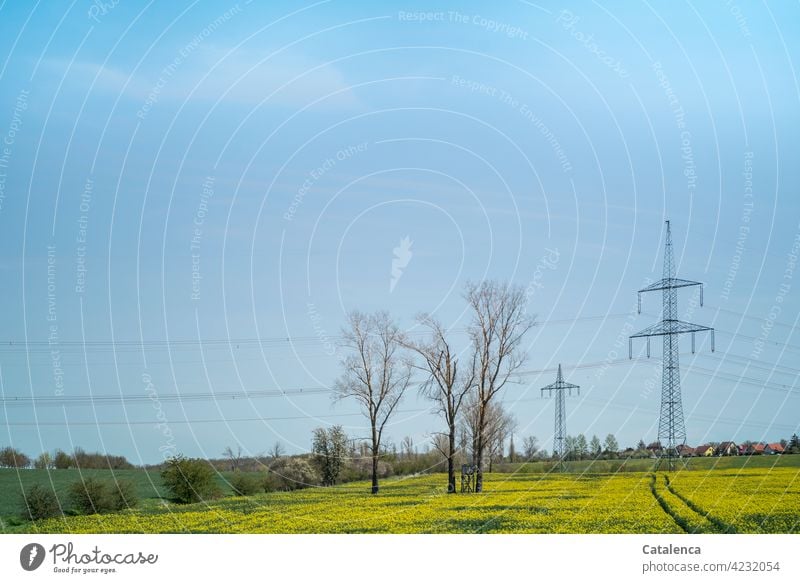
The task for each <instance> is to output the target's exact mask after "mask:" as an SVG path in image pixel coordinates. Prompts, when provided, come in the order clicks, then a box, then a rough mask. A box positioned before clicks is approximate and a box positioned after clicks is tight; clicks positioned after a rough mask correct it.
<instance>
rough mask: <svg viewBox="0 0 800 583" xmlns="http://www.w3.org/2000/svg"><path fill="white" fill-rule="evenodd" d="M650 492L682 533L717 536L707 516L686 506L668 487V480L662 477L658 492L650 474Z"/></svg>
mask: <svg viewBox="0 0 800 583" xmlns="http://www.w3.org/2000/svg"><path fill="white" fill-rule="evenodd" d="M650 492H651V493H652V494H653V497H654V498H655V499H656V501H657V502H658V504H659V505H660V506H661V508H662V509H663V510H664V512H666V513H667V514H669V515H670V516H671V517H672V520H674V521H675V524H677V525H678V526H679V527H681V529H682V530H683V532H685V533H687V534H718V533H720V532H725V531H720V530H719V529H718V528H717V526H716V525H715V524H714V523H713V522H712V521H711V520H709V519H708V517H707V516H705V515H704V514H701V513H699V512H697V511H696V510H694V509H693V508H692V507H691V506H689V505H688V504H686V501H685V499H683V498H682V497H680V496H678V495H677V494H676V493H675V492H674V491H673V490H672V489H671V487H670V486H669V479H668V477H667V476H664V490H662V491H659V488H658V478H657V476H656V474H650Z"/></svg>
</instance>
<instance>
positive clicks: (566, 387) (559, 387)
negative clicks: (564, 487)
mask: <svg viewBox="0 0 800 583" xmlns="http://www.w3.org/2000/svg"><path fill="white" fill-rule="evenodd" d="M572 389H575V390H576V391H577V394H579V395H580V394H581V388H580V387H579V386H578V385H573V384H570V383H567V382H564V376H563V375H562V374H561V364H559V365H558V376H556V382H554V383H551V384H549V385H547V386H546V387H542V396H543V397H544V392H545V391H548V396H549V397H552V396H553V391H555V392H556V422H555V434H554V435H553V449H554V450H555V453H556V456H557V457H558V467H559V469H560V470H562V471H563V470H564V456H565V454H566V451H565V447H564V442H565V441H566V438H567V410H566V406H565V404H564V391H568V392H569V394H570V396H571V395H572Z"/></svg>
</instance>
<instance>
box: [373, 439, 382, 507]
mask: <svg viewBox="0 0 800 583" xmlns="http://www.w3.org/2000/svg"><path fill="white" fill-rule="evenodd" d="M380 447H381V445H380V442H379V441H378V433H377V431H376V430H375V426H374V424H373V427H372V493H373V494H377V493H378V454H379V453H380Z"/></svg>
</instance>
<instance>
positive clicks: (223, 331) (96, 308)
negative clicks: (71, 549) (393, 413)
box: [0, 1, 800, 462]
mask: <svg viewBox="0 0 800 583" xmlns="http://www.w3.org/2000/svg"><path fill="white" fill-rule="evenodd" d="M797 12H798V8H797V6H796V5H791V4H779V5H777V4H776V5H766V4H762V3H757V2H743V1H742V2H730V3H722V2H720V3H699V2H698V3H683V2H678V3H672V2H670V3H666V2H662V3H655V2H652V3H641V4H632V3H627V2H626V3H603V5H602V6H601V5H600V4H597V3H588V2H587V3H583V2H580V3H579V2H572V3H570V2H567V3H531V2H521V1H519V2H504V3H500V4H499V5H498V6H487V5H485V3H477V2H474V3H466V4H465V3H455V2H440V3H436V4H431V3H422V2H403V3H391V5H389V4H384V3H374V4H372V3H355V2H337V1H330V2H318V3H287V2H270V3H269V5H262V4H260V3H252V4H248V3H246V2H239V3H238V4H224V3H210V2H207V3H201V2H196V3H172V4H169V5H166V4H163V3H162V4H159V5H158V6H154V5H151V4H147V3H143V2H139V3H137V2H119V3H118V4H116V5H115V4H114V3H113V2H107V3H105V4H103V3H91V2H88V1H80V2H79V1H76V2H73V3H71V4H68V3H58V4H50V3H30V4H29V3H16V2H4V3H2V4H0V31H2V34H0V78H1V79H2V82H1V83H0V140H3V143H2V145H0V172H2V176H0V186H1V187H2V191H0V203H1V204H0V243H1V244H2V249H3V255H2V259H0V267H1V268H2V271H3V277H2V278H0V299H2V305H3V306H4V308H5V309H4V310H2V313H0V325H1V328H0V329H1V330H2V332H1V333H0V340H2V347H0V371H1V372H2V388H3V392H4V395H5V399H6V401H5V408H4V411H3V413H2V415H0V423H1V424H3V427H2V428H0V429H2V432H0V443H6V442H10V443H12V444H13V445H15V446H17V447H20V448H21V449H23V450H25V451H27V452H28V453H31V454H38V453H39V452H40V451H42V450H43V449H47V450H52V449H54V448H56V447H61V448H64V449H71V448H72V447H73V446H75V445H80V446H82V447H84V448H86V449H91V450H94V449H106V450H108V451H110V452H114V453H122V454H125V455H127V456H128V457H129V458H130V459H132V460H133V461H134V462H155V461H158V460H159V459H161V457H163V455H164V454H165V453H170V452H175V451H181V452H183V453H186V454H188V455H207V456H217V455H219V454H220V453H221V452H222V449H223V448H224V447H225V446H226V445H236V444H240V445H242V447H243V448H244V449H245V450H246V451H249V452H252V453H259V452H263V451H265V450H267V449H268V448H269V447H270V446H271V445H272V444H273V443H274V442H275V441H281V442H282V443H283V444H284V445H285V446H286V447H287V449H288V450H289V451H292V452H300V451H304V450H306V449H307V448H308V446H309V442H310V438H309V436H310V431H311V430H312V429H313V428H314V427H316V426H319V425H324V424H330V423H341V424H343V425H345V428H346V430H347V431H348V432H349V433H350V434H351V435H353V436H363V435H366V429H365V422H364V421H363V419H361V418H360V417H359V416H358V415H357V413H358V410H357V408H356V406H355V405H354V404H350V403H338V404H335V405H334V404H333V403H332V402H331V399H330V395H329V393H327V392H326V391H325V389H326V388H329V387H330V386H331V384H332V382H333V381H334V379H335V378H336V376H337V374H338V360H339V359H340V358H341V356H342V355H341V353H340V352H339V351H338V350H337V349H336V347H335V340H336V336H337V335H338V334H339V330H340V327H341V326H342V324H343V322H344V314H345V313H346V311H348V310H350V309H353V308H359V309H362V310H375V309H388V310H390V311H391V312H392V314H393V315H394V316H395V317H396V318H397V319H398V320H399V322H400V323H401V325H402V326H403V327H404V328H409V329H411V327H412V326H413V317H414V315H415V314H416V313H417V312H419V311H423V310H424V311H432V312H435V313H436V314H437V315H439V316H440V317H441V319H442V320H443V321H445V322H446V323H447V324H448V325H449V326H451V327H452V328H453V338H454V342H456V343H457V344H462V345H463V342H464V340H465V337H464V335H463V328H464V326H465V325H466V323H467V319H466V318H467V315H466V314H465V312H464V303H463V301H462V299H461V289H462V288H463V285H464V283H465V282H466V281H468V280H478V279H481V278H484V277H490V278H496V279H500V280H511V281H514V282H515V283H517V284H519V285H521V286H524V287H527V288H528V289H529V290H530V292H531V293H530V301H529V306H528V309H529V311H530V312H531V313H532V314H536V315H537V319H538V321H539V322H540V325H539V326H537V327H536V328H535V329H534V331H533V332H532V333H531V334H530V337H529V339H528V344H527V346H526V349H527V351H528V355H529V357H528V362H527V363H526V365H525V366H524V367H523V368H524V371H526V372H527V374H525V375H522V376H520V377H519V382H517V383H515V384H513V385H510V386H509V387H508V389H507V390H506V392H505V394H504V395H503V400H504V402H505V403H506V405H507V406H508V407H509V408H511V410H512V412H513V414H514V415H515V417H516V419H517V423H518V428H517V431H516V436H517V439H518V440H519V442H521V440H522V437H524V436H526V435H536V436H537V437H538V438H539V440H540V442H541V443H542V444H543V445H545V446H546V447H550V445H551V443H550V440H551V433H552V425H553V420H552V415H553V409H552V407H553V404H552V403H551V402H549V401H547V400H542V399H540V398H539V391H538V387H540V386H542V385H544V384H547V383H549V382H551V381H552V380H553V378H554V376H555V373H554V368H555V367H556V365H557V364H558V363H559V362H562V363H564V367H565V375H566V376H567V378H568V379H569V380H570V381H571V382H574V383H577V384H579V385H581V386H582V387H583V390H582V394H581V397H579V398H573V399H571V400H570V401H569V402H568V412H569V419H568V430H569V432H570V433H572V434H576V433H579V432H583V433H585V434H587V436H591V435H592V434H595V433H596V434H598V435H600V436H601V437H603V436H605V435H606V434H607V433H614V434H616V436H617V438H618V440H619V441H620V443H621V444H623V445H627V444H632V443H635V442H636V441H638V440H639V439H640V438H644V439H645V440H647V441H651V440H654V439H655V437H656V432H657V423H658V418H657V411H658V397H659V389H660V366H659V361H658V359H657V357H658V356H659V355H660V349H659V348H658V347H654V350H653V354H654V357H655V358H654V359H653V360H650V361H638V360H636V361H633V362H628V361H625V358H626V357H627V341H626V338H627V335H628V334H630V333H632V332H634V331H637V330H639V329H641V328H644V327H646V326H648V325H649V324H651V323H652V322H654V321H656V320H657V319H658V317H659V310H660V298H659V297H657V296H653V297H647V296H645V297H644V298H643V302H644V303H643V310H644V312H643V313H642V314H641V315H640V316H635V315H630V316H629V314H630V313H631V311H635V307H636V294H635V292H636V290H637V289H639V288H640V287H643V286H644V285H645V283H646V281H647V279H648V278H650V279H656V278H658V277H659V276H660V270H661V253H662V248H663V237H664V230H663V224H664V220H665V219H667V218H669V219H670V220H671V221H672V225H673V237H674V242H675V253H676V261H677V264H678V274H679V276H682V277H685V278H688V279H695V280H700V281H703V282H705V284H706V288H705V302H706V305H705V306H704V307H703V308H700V307H699V306H696V305H694V304H693V300H694V303H696V298H693V296H692V295H691V292H684V293H683V294H682V295H681V302H680V308H679V312H680V314H681V316H682V317H683V318H684V319H688V320H690V321H694V322H697V323H700V324H704V325H712V326H714V327H715V328H717V336H716V347H717V352H716V353H714V354H712V353H711V352H710V344H709V343H708V341H707V340H704V341H703V342H702V343H700V344H699V345H698V347H699V351H698V353H697V354H695V355H692V354H691V353H690V344H689V342H688V339H684V343H683V345H682V346H683V351H682V352H683V353H685V354H682V356H681V358H682V361H681V364H682V377H683V394H684V409H685V411H686V417H687V420H686V425H687V433H688V440H689V442H690V443H692V444H697V443H699V442H702V441H709V440H717V441H719V440H725V439H734V440H744V439H754V440H762V439H763V440H777V439H780V438H788V437H789V436H790V435H791V434H792V433H793V432H794V431H797V429H798V406H799V405H800V388H798V387H797V386H796V385H795V382H796V378H797V373H798V370H799V369H798V368H797V366H796V364H795V363H796V362H797V358H798V353H799V352H800V340H798V339H796V338H795V331H796V329H797V321H798V316H799V315H800V312H799V311H798V301H797V298H798V293H797V292H798V286H800V282H798V281H797V280H796V276H795V265H794V261H793V259H792V255H793V254H796V253H797V252H798V241H800V240H799V239H797V237H798V236H799V235H800V199H799V198H798V196H797V192H798V186H799V185H800V175H799V172H800V168H798V164H797V149H796V144H795V139H796V136H797V133H798V129H800V114H799V113H798V112H800V108H799V107H798V105H800V82H799V81H798V77H797V72H796V68H795V67H796V60H797V56H798V48H799V47H798V44H799V43H800V41H798V39H800V34H798V32H799V31H798V30H797V29H798V27H800V18H798V14H797ZM405 238H408V240H409V241H410V247H409V246H408V245H406V247H402V246H401V241H403V240H404V239H405ZM395 248H402V249H405V251H402V250H401V251H400V252H399V253H400V255H402V256H403V260H402V261H401V262H400V263H402V264H404V265H403V266H402V267H401V268H400V275H399V276H398V277H395V278H394V282H393V275H392V262H393V259H394V258H395V251H394V250H395ZM84 268H85V271H82V270H83V269H84ZM48 269H49V271H48ZM797 277H800V276H797ZM48 278H49V280H48ZM48 318H49V319H48ZM254 338H261V339H264V340H265V341H264V342H262V343H254V342H252V341H248V340H252V339H254ZM224 339H236V340H239V341H238V342H236V341H234V342H230V343H229V342H220V341H221V340H224ZM622 340H625V341H622ZM84 341H86V342H88V343H89V344H86V345H85V348H84V345H83V344H82V342H84ZM215 341H216V342H215ZM141 342H144V343H145V344H144V346H145V349H144V350H142V345H141V344H140V343H141ZM639 349H643V346H641V345H637V346H635V350H637V351H638V350H639ZM56 350H57V352H54V351H56ZM539 371H543V372H539ZM298 389H305V393H306V394H301V393H298ZM309 389H313V390H311V391H309ZM274 390H284V391H288V393H289V394H287V395H286V396H275V395H272V396H268V397H263V398H255V399H249V400H248V399H244V400H243V399H229V398H223V397H224V395H225V393H231V392H234V393H236V392H242V391H248V392H251V391H274ZM177 393H180V394H191V393H201V394H208V393H214V394H217V395H219V396H220V397H221V398H220V399H217V400H208V399H202V400H196V401H191V400H186V399H185V400H182V401H175V400H174V399H171V397H170V396H171V395H175V394H177ZM87 395H100V396H107V395H113V396H120V395H123V396H125V398H126V399H127V400H126V402H125V404H124V405H122V404H120V403H119V402H118V401H117V402H113V403H111V404H108V403H104V404H100V401H99V400H95V401H94V402H95V405H94V406H87V405H74V404H73V405H69V406H62V405H61V404H53V403H52V402H48V401H47V399H52V398H55V397H63V398H76V397H77V398H80V397H85V396H87ZM15 397H20V398H30V397H36V398H37V399H38V398H43V399H39V400H37V401H36V405H35V406H32V405H31V404H30V403H23V404H19V403H17V404H13V403H9V402H8V399H13V398H15ZM132 397H135V398H139V399H142V398H143V399H144V400H143V401H140V402H135V401H132V400H131V398H132ZM429 409H430V406H429V404H427V403H425V402H423V401H420V400H419V399H417V397H416V395H415V394H413V392H412V393H409V394H408V396H407V398H406V399H405V402H404V404H403V406H402V407H401V412H400V413H399V414H398V415H397V417H396V419H395V423H394V424H393V425H392V427H391V428H390V430H389V432H390V437H391V438H392V439H393V440H394V441H395V442H398V443H399V441H400V440H401V439H402V438H403V436H405V435H410V436H412V437H413V438H414V440H415V442H417V443H419V444H423V443H424V442H426V441H427V440H428V435H429V434H430V432H431V431H434V430H437V428H438V425H437V423H438V422H437V420H436V419H435V418H434V417H433V416H432V415H430V414H429V412H428V411H429ZM159 424H160V425H159Z"/></svg>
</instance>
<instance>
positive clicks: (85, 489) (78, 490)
mask: <svg viewBox="0 0 800 583" xmlns="http://www.w3.org/2000/svg"><path fill="white" fill-rule="evenodd" d="M69 500H70V503H71V504H72V507H73V508H74V509H75V510H77V511H78V512H79V513H81V514H101V513H103V512H110V511H112V510H115V508H114V504H113V501H112V498H111V492H110V491H109V487H108V485H107V484H106V483H105V482H103V481H102V480H98V479H97V478H84V479H83V480H80V481H78V482H73V483H72V484H70V487H69Z"/></svg>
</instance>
